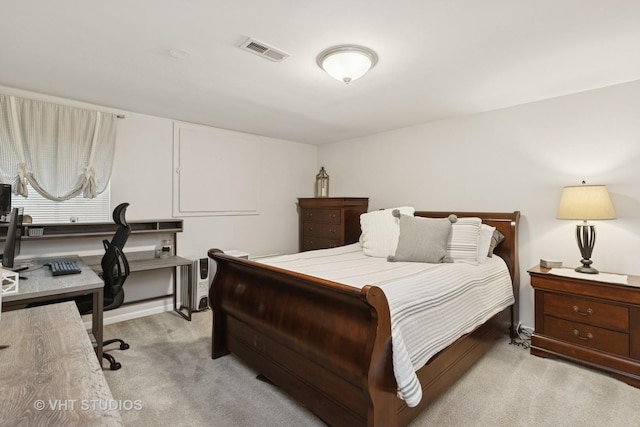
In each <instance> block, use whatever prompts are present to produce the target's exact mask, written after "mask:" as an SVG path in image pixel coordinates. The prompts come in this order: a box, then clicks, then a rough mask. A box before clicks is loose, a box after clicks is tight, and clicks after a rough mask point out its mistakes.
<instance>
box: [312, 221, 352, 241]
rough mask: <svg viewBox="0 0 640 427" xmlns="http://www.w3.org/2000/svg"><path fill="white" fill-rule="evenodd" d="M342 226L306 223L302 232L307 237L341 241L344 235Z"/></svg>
mask: <svg viewBox="0 0 640 427" xmlns="http://www.w3.org/2000/svg"><path fill="white" fill-rule="evenodd" d="M343 229H344V227H343V225H342V224H323V223H316V222H305V223H304V224H303V225H302V232H303V233H304V236H305V237H309V236H313V237H324V238H326V239H341V238H342V235H343Z"/></svg>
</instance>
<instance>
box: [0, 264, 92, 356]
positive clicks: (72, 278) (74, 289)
mask: <svg viewBox="0 0 640 427" xmlns="http://www.w3.org/2000/svg"><path fill="white" fill-rule="evenodd" d="M54 259H55V260H74V261H76V263H77V264H78V267H79V268H80V270H82V273H80V274H69V275H65V276H56V277H54V276H53V275H52V274H51V269H49V267H45V266H44V264H46V263H47V262H49V261H51V260H54ZM31 262H32V263H33V265H32V266H31V267H29V269H28V270H25V271H21V272H20V276H23V277H26V278H27V280H20V284H19V286H18V292H16V293H13V294H4V295H3V296H2V310H3V311H11V310H17V309H21V308H25V307H26V306H27V305H28V304H32V303H39V302H46V301H55V300H59V299H64V298H75V297H79V296H82V295H89V294H91V295H93V309H92V317H91V333H92V334H93V338H94V339H95V340H96V355H97V356H98V361H99V363H100V364H101V365H102V306H103V298H104V294H103V292H104V282H103V281H102V279H100V278H99V277H98V276H97V275H96V273H94V272H93V270H91V269H90V268H89V267H88V266H87V265H86V264H85V263H84V262H82V260H81V259H80V258H79V257H77V256H64V257H52V258H36V259H33V260H32V261H31ZM2 320H3V326H2V329H4V317H3V319H2Z"/></svg>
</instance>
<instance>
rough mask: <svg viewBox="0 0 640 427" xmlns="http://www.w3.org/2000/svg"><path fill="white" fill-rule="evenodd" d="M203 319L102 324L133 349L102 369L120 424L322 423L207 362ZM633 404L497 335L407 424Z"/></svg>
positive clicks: (612, 409) (602, 413) (617, 388)
mask: <svg viewBox="0 0 640 427" xmlns="http://www.w3.org/2000/svg"><path fill="white" fill-rule="evenodd" d="M211 318H212V317H211V312H210V311H205V312H199V313H194V314H193V321H191V322H187V321H186V320H184V319H182V318H181V317H180V316H178V315H177V314H175V313H162V314H157V315H153V316H148V317H143V318H139V319H134V320H129V321H126V322H121V323H116V324H113V325H107V326H105V332H104V335H105V338H107V339H108V338H111V337H118V338H123V339H125V341H127V342H128V343H129V344H130V345H131V348H130V349H129V350H126V351H119V350H114V351H111V352H110V353H111V354H113V355H114V356H115V357H116V359H117V360H118V361H119V362H121V363H122V368H121V369H120V370H118V371H109V370H108V369H105V371H104V373H105V376H106V378H107V382H108V383H109V386H110V388H111V392H112V394H113V397H114V399H115V400H117V401H120V402H121V407H123V409H122V410H121V415H122V419H123V421H124V423H125V425H126V426H132V427H133V426H154V427H162V426H178V425H189V426H194V427H195V426H221V427H222V426H224V427H227V426H238V427H247V426H274V427H275V426H278V427H282V426H322V425H324V423H323V422H322V421H321V420H319V419H318V418H317V417H315V416H314V415H313V414H312V413H310V412H309V411H307V410H306V409H305V408H303V407H301V406H300V405H298V404H297V403H296V402H295V401H294V400H293V399H291V398H289V397H288V396H287V395H286V394H284V393H283V392H281V391H280V390H279V389H278V388H277V387H275V386H273V385H271V384H269V383H265V382H263V381H260V380H257V379H256V375H257V373H256V372H253V371H252V370H251V369H249V368H248V367H247V366H245V365H244V364H243V363H242V362H241V361H240V360H239V359H237V358H236V357H235V356H233V355H229V356H225V357H222V358H219V359H216V360H213V359H211ZM116 347H117V346H116ZM105 366H107V364H106V363H105ZM639 406H640V389H636V388H634V387H631V386H629V385H627V384H625V383H623V382H621V381H618V380H616V379H613V378H611V377H609V376H607V375H606V374H602V373H600V372H597V371H593V370H590V369H586V368H583V367H580V366H578V365H575V364H571V363H567V362H562V361H558V360H548V359H543V358H539V357H535V356H531V355H530V354H529V351H528V350H526V349H524V348H522V347H519V346H514V345H510V344H509V340H508V339H507V338H506V337H505V339H504V341H502V342H500V343H498V344H497V345H495V346H494V347H493V349H492V350H491V351H490V352H489V353H487V355H486V356H484V357H483V358H482V359H481V360H480V361H479V362H478V363H477V364H476V365H475V366H474V367H473V368H472V369H471V370H470V371H469V372H468V373H467V374H465V376H464V377H463V378H462V379H461V380H459V381H458V382H457V383H456V384H455V385H454V386H453V387H452V388H451V389H450V390H449V391H448V392H447V393H445V394H444V395H443V396H441V397H440V398H439V399H438V400H437V401H436V402H435V403H434V404H432V405H431V406H430V407H429V408H427V410H426V411H425V412H423V413H422V414H421V415H420V416H419V417H418V418H417V419H416V420H415V421H414V422H413V423H412V424H411V425H412V426H587V427H588V426H631V425H640V410H639ZM129 408H131V409H129ZM354 427H355V426H354Z"/></svg>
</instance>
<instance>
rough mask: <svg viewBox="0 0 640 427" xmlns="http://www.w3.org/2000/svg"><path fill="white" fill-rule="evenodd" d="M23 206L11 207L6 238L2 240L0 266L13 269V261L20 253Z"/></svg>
mask: <svg viewBox="0 0 640 427" xmlns="http://www.w3.org/2000/svg"><path fill="white" fill-rule="evenodd" d="M23 213H24V208H13V209H12V210H11V215H10V216H9V228H8V229H7V239H6V240H5V242H4V251H3V253H2V267H4V268H6V269H8V270H12V269H15V267H14V265H13V264H14V262H15V259H16V257H17V256H18V255H20V242H21V241H22V216H23Z"/></svg>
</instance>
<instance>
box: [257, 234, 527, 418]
mask: <svg viewBox="0 0 640 427" xmlns="http://www.w3.org/2000/svg"><path fill="white" fill-rule="evenodd" d="M255 261H257V262H260V263H264V264H268V265H271V266H274V267H278V268H282V269H286V270H291V271H295V272H298V273H303V274H307V275H311V276H315V277H319V278H322V279H326V280H331V281H334V282H337V283H341V284H344V285H349V286H353V287H356V288H358V289H361V288H362V287H364V286H365V285H375V286H379V287H380V288H381V289H382V290H383V291H384V293H385V296H386V297H387V301H388V302H389V310H390V313H391V336H392V353H393V369H394V374H395V378H396V382H397V384H398V396H399V397H400V398H401V399H403V400H405V402H406V403H407V405H408V406H416V405H418V403H420V400H421V399H422V388H421V386H420V382H419V380H418V377H417V375H416V371H417V370H418V369H420V368H421V367H422V366H424V365H425V364H426V363H427V362H428V361H429V359H430V358H431V357H433V356H434V355H435V354H436V353H438V352H439V351H441V350H443V349H444V348H445V347H447V346H449V345H450V344H452V343H453V342H454V341H456V340H457V339H458V338H460V337H461V336H462V335H464V334H467V333H469V332H471V331H473V330H474V329H475V328H476V327H478V326H480V325H482V324H483V323H484V322H486V321H487V320H489V319H490V318H491V317H492V316H494V315H495V314H497V313H498V312H500V311H502V310H504V309H505V308H507V307H508V306H510V305H511V304H513V303H514V301H515V300H514V296H513V289H512V284H511V276H510V274H509V270H508V268H507V266H506V264H505V262H504V261H503V260H502V258H500V257H498V256H493V257H491V258H487V260H486V261H485V262H484V263H481V264H477V263H448V264H427V263H415V262H387V260H386V259H384V258H375V257H370V256H367V255H365V254H364V252H363V251H362V247H361V246H360V245H359V244H357V243H354V244H352V245H347V246H341V247H337V248H331V249H322V250H316V251H308V252H301V253H297V254H291V255H281V256H275V257H269V258H262V259H257V260H255Z"/></svg>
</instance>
